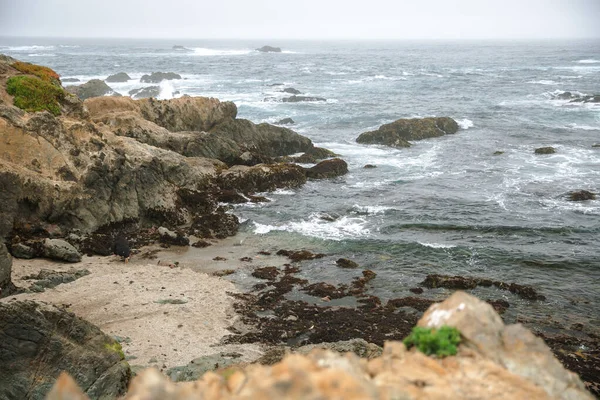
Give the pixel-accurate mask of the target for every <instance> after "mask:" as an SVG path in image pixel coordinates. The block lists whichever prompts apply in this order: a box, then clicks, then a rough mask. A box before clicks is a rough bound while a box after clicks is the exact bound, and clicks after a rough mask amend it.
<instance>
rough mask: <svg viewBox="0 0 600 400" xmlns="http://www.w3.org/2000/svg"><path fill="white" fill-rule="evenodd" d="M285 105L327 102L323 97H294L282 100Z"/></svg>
mask: <svg viewBox="0 0 600 400" xmlns="http://www.w3.org/2000/svg"><path fill="white" fill-rule="evenodd" d="M281 101H283V102H284V103H299V102H303V101H327V99H324V98H323V97H315V96H297V95H293V96H290V97H284V98H283V99H281Z"/></svg>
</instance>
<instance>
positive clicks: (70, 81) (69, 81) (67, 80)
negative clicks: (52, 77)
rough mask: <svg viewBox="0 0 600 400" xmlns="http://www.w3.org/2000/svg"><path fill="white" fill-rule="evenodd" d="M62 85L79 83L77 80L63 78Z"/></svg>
mask: <svg viewBox="0 0 600 400" xmlns="http://www.w3.org/2000/svg"><path fill="white" fill-rule="evenodd" d="M61 80H62V82H63V83H72V82H80V81H79V79H77V78H64V79H61Z"/></svg>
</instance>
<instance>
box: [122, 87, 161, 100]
mask: <svg viewBox="0 0 600 400" xmlns="http://www.w3.org/2000/svg"><path fill="white" fill-rule="evenodd" d="M159 94H160V86H148V87H145V88H139V89H132V90H130V91H129V95H130V96H131V97H132V98H134V99H148V98H151V97H158V95H159Z"/></svg>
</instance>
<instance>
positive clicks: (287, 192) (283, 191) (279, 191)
mask: <svg viewBox="0 0 600 400" xmlns="http://www.w3.org/2000/svg"><path fill="white" fill-rule="evenodd" d="M273 194H278V195H280V196H292V195H294V194H296V192H294V191H293V190H289V189H276V190H275V191H274V192H273Z"/></svg>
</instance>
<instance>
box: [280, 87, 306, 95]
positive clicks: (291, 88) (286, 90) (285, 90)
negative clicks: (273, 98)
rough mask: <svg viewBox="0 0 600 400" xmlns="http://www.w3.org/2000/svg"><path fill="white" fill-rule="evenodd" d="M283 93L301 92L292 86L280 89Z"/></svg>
mask: <svg viewBox="0 0 600 400" xmlns="http://www.w3.org/2000/svg"><path fill="white" fill-rule="evenodd" d="M282 92H283V93H291V94H301V93H302V92H301V91H299V90H298V89H294V88H293V87H289V88H285V89H283V90H282Z"/></svg>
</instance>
